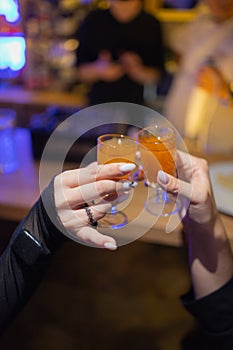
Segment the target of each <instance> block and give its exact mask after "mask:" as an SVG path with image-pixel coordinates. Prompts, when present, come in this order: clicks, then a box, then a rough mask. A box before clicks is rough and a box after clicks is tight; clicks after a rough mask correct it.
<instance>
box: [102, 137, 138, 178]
mask: <svg viewBox="0 0 233 350" xmlns="http://www.w3.org/2000/svg"><path fill="white" fill-rule="evenodd" d="M97 147H98V152H97V161H98V164H108V163H134V164H135V161H136V152H137V142H136V140H135V139H133V138H131V137H128V136H125V135H121V134H105V135H101V136H99V137H98V146H97ZM128 177H129V175H125V176H121V177H119V179H123V178H126V179H127V178H128Z"/></svg>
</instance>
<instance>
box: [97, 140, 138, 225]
mask: <svg viewBox="0 0 233 350" xmlns="http://www.w3.org/2000/svg"><path fill="white" fill-rule="evenodd" d="M136 152H137V141H136V140H135V139H133V138H131V137H128V136H125V135H121V134H104V135H101V136H99V137H98V139H97V161H98V164H108V163H134V164H135V162H136ZM118 179H119V180H125V179H126V180H131V181H133V174H126V175H123V176H119V177H118ZM127 197H128V191H125V193H124V195H123V196H121V198H120V199H116V200H114V201H113V202H112V207H111V210H110V211H109V212H108V213H107V214H106V215H105V216H104V218H103V219H101V220H99V221H98V226H100V227H104V228H114V229H117V228H120V227H123V226H125V225H126V224H127V222H128V219H127V216H126V214H125V213H123V212H122V211H118V209H117V204H119V203H120V202H122V201H123V200H125V199H127Z"/></svg>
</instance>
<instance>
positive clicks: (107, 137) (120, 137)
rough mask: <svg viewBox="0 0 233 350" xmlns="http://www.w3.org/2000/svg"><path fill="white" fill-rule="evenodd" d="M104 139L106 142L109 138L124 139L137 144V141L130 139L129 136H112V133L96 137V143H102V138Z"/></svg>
mask: <svg viewBox="0 0 233 350" xmlns="http://www.w3.org/2000/svg"><path fill="white" fill-rule="evenodd" d="M105 137H106V140H105V141H107V140H109V139H111V138H116V139H126V140H130V141H133V142H137V139H135V138H133V137H131V136H128V135H124V134H114V133H109V134H102V135H99V136H98V137H97V142H98V143H103V142H104V141H103V140H102V139H103V138H105Z"/></svg>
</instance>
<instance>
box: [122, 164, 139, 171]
mask: <svg viewBox="0 0 233 350" xmlns="http://www.w3.org/2000/svg"><path fill="white" fill-rule="evenodd" d="M135 168H136V165H135V164H133V163H127V164H122V165H120V167H119V169H120V171H123V172H127V171H132V170H134V169H135Z"/></svg>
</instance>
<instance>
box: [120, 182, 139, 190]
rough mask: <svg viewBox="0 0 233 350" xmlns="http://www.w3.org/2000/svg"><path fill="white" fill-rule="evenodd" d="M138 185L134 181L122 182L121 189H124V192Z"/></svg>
mask: <svg viewBox="0 0 233 350" xmlns="http://www.w3.org/2000/svg"><path fill="white" fill-rule="evenodd" d="M137 185H138V183H137V182H136V181H131V182H129V181H124V182H123V188H125V189H126V190H128V189H130V188H135V187H136V186H137Z"/></svg>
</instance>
